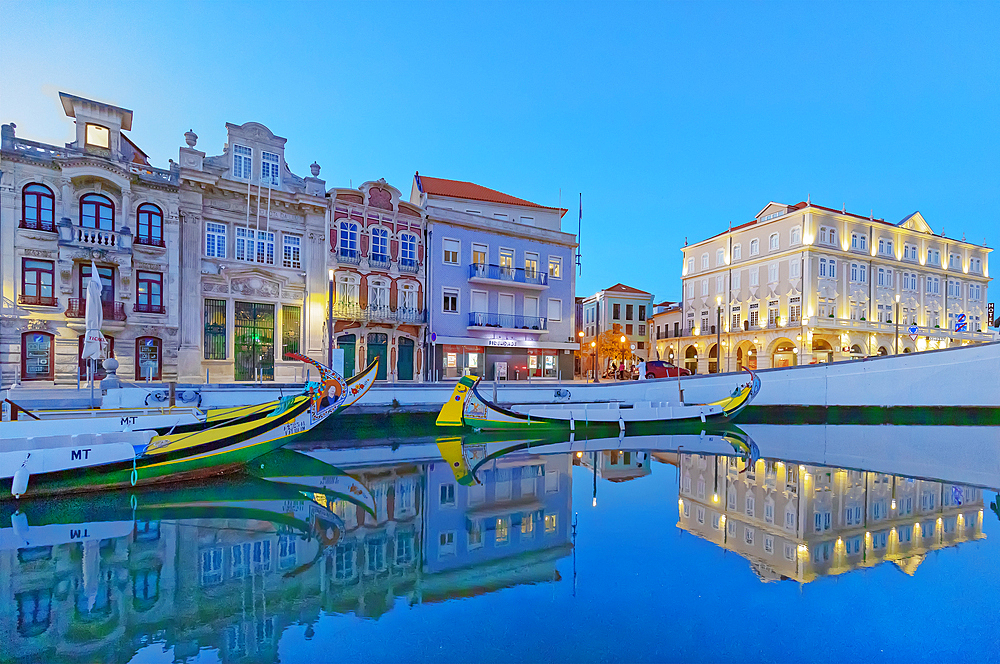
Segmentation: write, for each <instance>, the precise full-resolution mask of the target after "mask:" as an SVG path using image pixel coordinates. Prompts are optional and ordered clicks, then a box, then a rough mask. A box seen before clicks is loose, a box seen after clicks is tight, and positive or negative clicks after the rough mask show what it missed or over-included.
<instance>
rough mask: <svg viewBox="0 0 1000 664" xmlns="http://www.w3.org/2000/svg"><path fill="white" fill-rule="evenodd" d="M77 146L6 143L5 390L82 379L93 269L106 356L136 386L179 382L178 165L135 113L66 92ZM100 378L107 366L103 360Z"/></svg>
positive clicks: (0, 173) (1, 321) (2, 171)
mask: <svg viewBox="0 0 1000 664" xmlns="http://www.w3.org/2000/svg"><path fill="white" fill-rule="evenodd" d="M59 100H60V102H61V103H62V107H63V110H64V111H65V113H66V115H67V117H70V118H73V119H74V120H75V123H76V128H75V131H74V140H73V141H72V142H69V143H66V144H65V145H63V146H57V145H49V144H46V143H39V142H36V141H32V140H26V139H24V138H20V137H18V136H17V134H16V130H17V128H16V126H15V125H14V124H13V123H10V124H5V125H3V139H2V145H0V295H2V300H0V384H2V385H3V386H5V387H6V386H10V385H11V384H12V383H13V382H14V381H15V379H17V378H19V379H20V380H21V381H22V382H23V383H24V384H25V385H31V386H36V387H50V386H54V385H69V384H74V385H75V384H76V382H77V380H79V379H80V377H81V376H83V377H84V378H85V377H86V368H85V363H83V362H81V361H80V351H81V350H82V347H83V344H82V339H83V334H84V332H85V329H86V322H85V318H84V316H85V312H86V288H87V285H86V284H87V281H88V280H89V279H90V270H91V269H92V265H94V266H96V268H97V271H98V273H99V275H100V278H101V281H102V282H103V284H104V291H103V293H102V302H103V310H104V325H103V327H102V331H103V333H104V336H105V338H106V339H107V340H108V348H107V353H108V354H112V355H113V356H114V357H115V358H116V359H118V361H119V363H120V367H119V369H118V375H119V376H120V377H121V378H123V379H125V380H128V381H132V380H139V379H143V378H146V377H151V378H152V379H153V380H176V376H177V350H176V349H177V337H178V328H179V325H180V311H181V307H180V299H179V289H178V269H179V261H180V251H179V247H180V242H179V241H178V240H179V225H178V197H177V190H178V177H177V169H176V167H175V166H171V169H170V170H165V169H160V168H155V167H153V166H151V165H150V163H149V160H148V158H147V155H146V154H145V153H144V152H143V151H142V150H141V149H140V148H139V147H137V146H136V145H135V144H134V143H133V142H132V141H131V140H130V139H129V138H128V136H127V134H126V132H127V131H130V130H131V129H132V111H130V110H128V109H125V108H120V107H118V106H113V105H111V104H106V103H104V102H100V101H94V100H90V99H83V98H82V97H76V96H74V95H68V94H65V93H59ZM97 370H98V372H97V378H100V377H102V376H103V375H104V374H103V367H102V366H100V365H99V364H98V365H97Z"/></svg>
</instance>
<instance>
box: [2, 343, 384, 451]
mask: <svg viewBox="0 0 1000 664" xmlns="http://www.w3.org/2000/svg"><path fill="white" fill-rule="evenodd" d="M286 357H288V358H291V359H296V360H301V361H302V362H306V363H308V364H312V365H314V366H316V367H322V368H321V369H320V375H322V372H323V370H324V369H325V367H324V366H323V365H322V364H320V363H319V362H316V361H315V360H313V359H312V358H309V357H306V356H304V355H299V354H298V353H288V354H287V355H286ZM378 362H379V361H378V358H375V359H374V360H373V361H372V363H371V364H369V365H368V367H367V368H365V370H364V371H362V372H361V373H359V374H358V375H356V376H354V377H352V378H350V379H348V380H347V381H342V382H343V387H342V389H343V391H344V394H345V397H344V400H343V403H342V404H341V405H340V406H338V408H337V412H338V413H339V412H341V411H342V410H344V409H345V408H349V407H350V406H352V405H353V404H355V403H357V402H358V400H359V399H361V397H363V396H364V395H365V394H367V392H368V390H370V389H371V387H372V385H373V384H374V383H375V377H376V376H377V375H378ZM247 389H248V390H252V389H253V388H247ZM279 403H281V400H280V399H278V400H275V401H268V402H265V403H261V404H254V405H248V406H235V407H231V408H212V409H207V410H200V409H198V408H189V407H168V406H164V407H160V408H157V407H155V406H151V407H149V408H144V409H135V408H94V409H79V410H55V411H35V412H32V411H29V410H27V409H24V408H21V407H19V406H18V405H17V404H16V403H13V402H11V410H12V417H13V421H11V422H4V423H3V426H2V427H0V441H2V440H6V439H9V438H26V437H37V436H46V435H58V434H60V433H62V432H64V431H66V427H67V420H72V421H73V425H72V428H73V431H74V433H91V434H100V433H112V432H120V431H140V430H147V429H149V430H152V431H153V432H154V433H156V434H159V435H163V434H167V433H174V434H178V433H191V432H194V431H200V430H202V429H207V428H209V427H214V426H217V425H219V424H223V423H225V422H229V421H233V420H237V419H241V420H252V419H262V418H264V417H266V416H267V415H268V413H270V412H272V411H273V410H274V409H275V408H277V407H278V404H279Z"/></svg>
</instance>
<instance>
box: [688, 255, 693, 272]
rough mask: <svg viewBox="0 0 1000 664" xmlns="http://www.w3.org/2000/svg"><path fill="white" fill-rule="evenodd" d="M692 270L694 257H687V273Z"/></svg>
mask: <svg viewBox="0 0 1000 664" xmlns="http://www.w3.org/2000/svg"><path fill="white" fill-rule="evenodd" d="M692 272H694V259H693V258H689V259H688V261H687V273H688V274H691V273H692Z"/></svg>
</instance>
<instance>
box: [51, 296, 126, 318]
mask: <svg viewBox="0 0 1000 664" xmlns="http://www.w3.org/2000/svg"><path fill="white" fill-rule="evenodd" d="M101 305H102V308H103V309H104V320H125V304H124V303H122V302H102V303H101ZM86 315H87V299H86V298H82V297H71V298H70V299H69V306H68V307H66V318H84V317H86Z"/></svg>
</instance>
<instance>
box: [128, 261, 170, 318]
mask: <svg viewBox="0 0 1000 664" xmlns="http://www.w3.org/2000/svg"><path fill="white" fill-rule="evenodd" d="M135 310H136V311H137V312H140V313H147V314H162V313H163V275H162V274H161V273H159V272H143V271H141V270H138V271H136V273H135Z"/></svg>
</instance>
